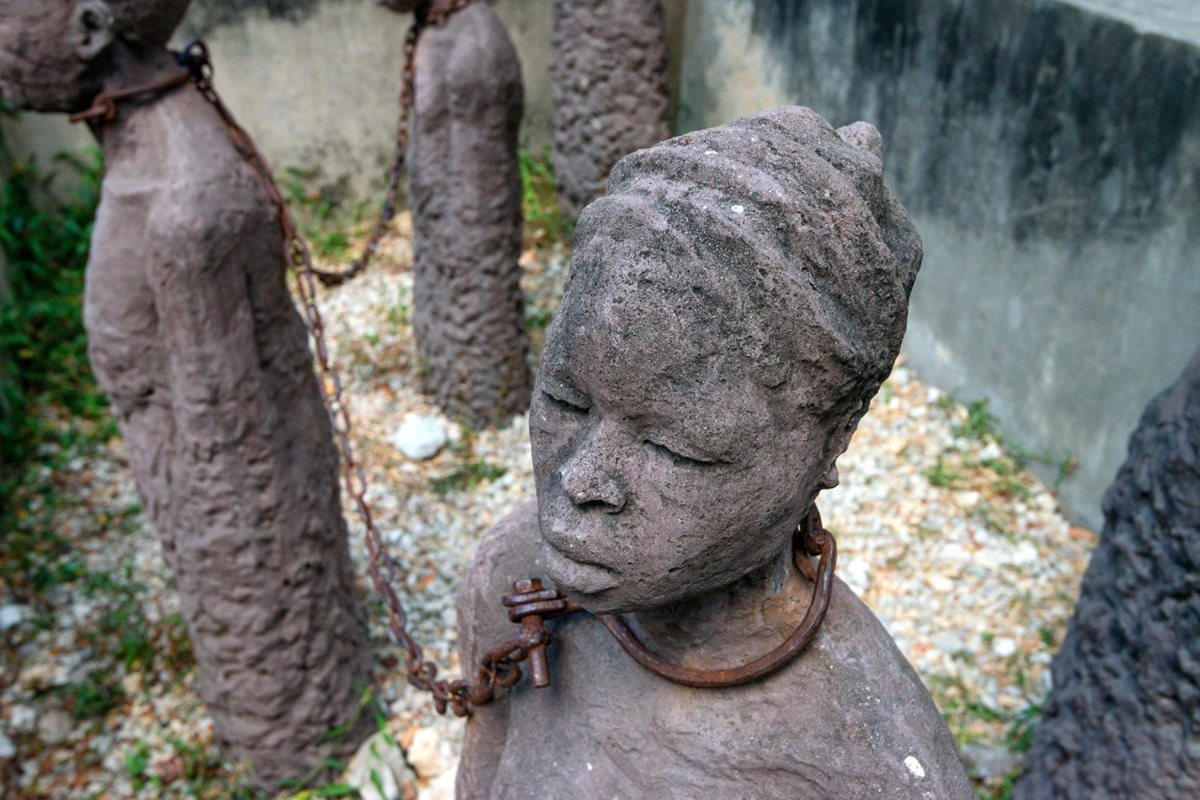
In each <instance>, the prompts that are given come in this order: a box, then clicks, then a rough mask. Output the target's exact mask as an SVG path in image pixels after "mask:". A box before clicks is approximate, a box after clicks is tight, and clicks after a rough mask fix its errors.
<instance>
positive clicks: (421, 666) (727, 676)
mask: <svg viewBox="0 0 1200 800" xmlns="http://www.w3.org/2000/svg"><path fill="white" fill-rule="evenodd" d="M472 2H474V0H434V2H433V3H432V4H430V3H426V4H423V5H422V6H421V7H420V8H419V9H418V11H417V14H416V20H415V21H414V23H413V25H412V28H411V29H410V30H409V33H408V37H407V39H406V40H405V68H404V76H403V80H402V87H401V94H400V104H401V122H400V126H399V130H398V131H397V134H396V157H395V159H394V161H393V164H392V170H391V172H390V174H389V188H388V193H387V198H386V200H385V201H384V204H383V208H382V210H381V212H380V219H379V221H378V223H377V224H376V227H375V229H374V231H373V232H372V234H371V238H370V240H369V241H368V244H367V248H366V250H365V251H364V253H363V255H362V256H360V258H359V260H358V261H356V262H355V264H354V265H353V266H352V267H351V268H350V269H349V270H347V271H346V272H344V273H322V272H320V271H318V270H317V269H316V267H315V265H314V263H313V258H312V253H311V251H310V250H309V247H308V245H307V243H306V242H305V241H304V239H303V237H302V236H301V235H300V233H299V229H298V228H297V227H296V222H295V219H294V217H293V216H292V213H291V211H290V209H289V208H288V205H287V202H286V200H285V199H284V197H283V194H282V192H280V191H279V187H278V185H277V184H276V183H275V180H274V178H273V176H272V174H271V169H270V167H269V166H268V164H267V162H266V159H264V158H263V156H262V154H261V153H259V151H258V148H257V147H256V146H255V144H254V140H253V139H252V138H251V137H250V135H249V134H248V133H246V131H245V129H243V128H242V127H241V126H240V125H239V124H238V122H237V120H236V119H234V117H233V114H232V113H231V112H230V111H229V109H228V108H227V107H226V106H225V104H224V103H223V102H222V101H221V98H220V96H219V95H218V94H217V91H216V89H215V88H214V86H213V68H212V62H211V61H210V59H209V52H208V47H207V46H206V45H205V44H204V42H202V41H200V40H194V41H192V42H189V43H188V44H187V45H186V46H185V47H184V49H183V50H182V51H181V52H180V53H179V54H178V60H179V65H180V66H181V67H182V68H183V69H184V70H185V71H186V74H187V76H188V77H190V79H191V81H192V83H193V84H194V85H195V87H196V89H197V90H198V91H199V92H200V94H201V95H202V96H203V97H204V98H205V100H207V101H208V102H209V103H210V104H211V105H212V107H213V108H214V109H215V110H216V112H217V114H218V115H219V116H220V117H221V119H222V121H223V122H224V123H225V125H226V127H227V129H228V131H229V138H230V140H231V142H232V143H233V146H234V147H235V148H236V149H237V151H238V152H239V153H240V154H241V156H242V157H243V158H244V159H245V161H246V163H247V164H248V165H249V167H250V168H251V170H252V171H253V172H254V173H255V175H256V176H257V177H258V178H259V180H260V181H261V183H262V186H263V189H264V190H265V191H266V193H267V196H268V198H269V199H270V201H271V204H272V205H273V206H274V208H275V210H276V213H277V214H278V218H279V225H280V228H281V230H282V233H283V239H284V247H285V250H286V253H285V254H286V258H287V263H288V264H289V266H290V267H291V268H292V271H293V273H294V274H295V277H296V290H297V294H298V296H299V298H300V303H301V307H302V310H303V315H304V321H305V324H306V326H307V328H308V332H309V336H310V337H311V339H312V343H313V349H314V351H315V356H316V366H317V377H318V385H319V387H320V391H321V396H322V399H323V400H324V402H325V406H326V409H327V410H328V413H329V419H330V423H331V425H332V428H333V433H334V438H335V441H336V444H337V448H338V451H339V453H340V455H341V467H342V468H341V476H342V481H343V485H344V487H345V490H346V493H347V495H348V496H349V497H350V500H351V502H352V503H353V505H354V510H355V513H356V514H357V516H358V518H359V520H360V521H361V523H362V526H363V530H364V538H365V541H366V546H367V554H368V561H367V571H368V574H369V575H370V578H371V582H372V584H373V585H374V587H375V590H376V591H377V592H378V593H379V594H380V595H381V596H382V597H383V599H384V603H385V605H386V606H387V611H388V627H389V629H390V630H391V633H392V636H393V638H395V640H396V642H397V643H398V644H399V645H400V646H401V647H402V648H404V651H405V654H406V658H407V665H406V674H407V678H408V682H409V683H410V684H411V685H412V686H414V687H416V688H418V689H420V690H421V691H425V692H429V693H430V694H431V695H432V697H433V701H434V706H435V708H436V709H437V711H438V713H439V714H444V713H446V711H447V710H450V711H453V713H454V714H455V715H456V716H460V717H461V716H466V715H467V714H468V713H470V709H471V707H472V706H477V705H483V704H485V703H488V702H490V701H491V700H492V699H493V697H494V696H495V692H496V690H497V689H499V688H508V687H511V686H513V685H515V684H516V683H517V682H518V681H519V680H520V679H521V675H522V672H521V666H520V665H521V664H522V663H523V662H526V661H528V662H529V666H530V671H531V673H532V676H533V683H534V686H547V685H549V683H550V678H549V672H548V665H547V661H546V647H547V645H548V644H549V643H550V640H551V632H550V630H549V629H548V628H546V626H545V622H546V621H547V620H551V619H554V618H556V617H562V616H566V615H570V614H575V613H578V612H580V611H582V610H583V609H581V608H580V607H579V606H578V605H576V604H575V603H573V602H572V601H570V600H568V599H566V598H565V597H564V596H563V595H562V594H560V593H559V592H558V591H557V590H554V589H543V588H542V586H541V582H540V581H537V580H528V581H518V582H517V583H515V584H514V585H513V594H511V595H507V596H505V597H504V598H503V603H504V605H506V606H508V608H509V614H508V615H509V619H510V620H511V621H513V622H515V623H518V624H519V625H520V626H521V630H520V633H519V634H518V635H517V636H516V637H514V638H512V639H509V640H507V641H505V642H502V643H501V644H499V645H497V646H496V647H493V648H491V649H489V650H488V651H487V652H486V653H485V654H484V656H483V658H482V659H481V661H480V664H479V666H478V667H477V668H476V672H475V676H474V681H473V682H472V681H467V680H454V681H449V680H446V679H444V678H443V679H439V678H438V668H437V665H436V664H434V663H433V662H432V661H429V660H428V659H426V658H425V655H424V650H423V649H422V647H421V645H420V644H419V643H418V642H417V641H416V640H415V639H413V638H412V636H411V635H410V634H409V633H408V614H407V613H406V612H405V610H404V606H403V604H402V603H401V601H400V596H399V595H398V594H397V593H396V590H395V586H396V584H397V583H398V575H397V572H398V570H397V568H396V563H395V561H394V560H393V559H392V558H391V557H390V556H389V555H388V553H387V549H386V545H385V544H384V541H383V535H382V534H381V533H380V531H379V528H378V526H377V525H376V524H375V518H374V514H373V513H372V511H371V506H370V504H369V503H368V502H367V488H368V487H367V477H366V473H365V471H364V470H363V468H362V465H361V464H359V463H358V461H357V460H356V459H355V456H354V446H353V443H352V441H351V439H352V434H353V425H352V422H351V418H350V410H349V406H348V404H347V402H346V392H345V388H344V386H343V384H342V380H341V376H340V374H339V372H338V370H337V367H336V366H335V365H334V363H333V360H332V358H331V355H330V352H329V346H328V341H327V338H326V335H325V321H324V319H323V317H322V316H321V311H320V308H319V307H318V306H317V299H316V298H317V282H318V281H322V282H324V283H326V284H328V285H336V284H338V283H342V282H344V281H345V280H348V279H349V278H351V277H353V275H354V274H357V273H358V272H360V271H361V270H362V269H364V268H365V267H366V264H367V262H368V261H369V260H370V257H371V256H372V255H373V254H374V252H375V250H376V249H377V247H378V244H379V240H380V239H381V238H382V236H383V234H384V233H385V232H386V230H387V227H388V225H389V223H390V221H391V219H392V217H393V216H394V215H395V209H396V203H397V201H398V194H399V185H400V180H401V176H402V174H403V171H404V158H405V155H406V150H407V146H408V138H409V133H408V121H409V117H410V116H411V110H412V104H413V99H414V94H413V93H414V87H415V81H414V64H415V53H416V48H417V44H418V42H419V40H420V35H421V32H422V31H423V30H425V29H426V28H427V26H429V25H439V24H441V23H442V22H444V21H445V19H446V18H447V17H449V16H450V15H451V14H453V13H454V12H456V11H458V10H461V9H463V8H465V7H467V6H468V5H470V4H471V3H472ZM178 85H180V81H179V79H178V76H174V77H172V78H168V79H164V80H162V81H158V82H155V83H153V84H147V85H144V86H139V87H134V88H133V89H129V90H126V91H125V92H121V93H116V94H112V95H106V96H102V97H99V98H97V100H96V103H95V104H94V105H93V107H92V108H91V109H89V110H88V111H87V112H84V113H83V114H79V115H76V116H77V117H78V119H79V120H88V121H97V122H98V123H99V124H104V123H105V122H109V121H111V120H112V119H113V118H115V116H116V104H117V103H118V102H120V101H122V100H125V99H128V98H131V97H136V96H140V95H143V94H147V93H151V94H158V93H161V92H166V91H171V90H172V89H174V88H175V87H177V86H178ZM331 275H333V276H334V277H333V278H330V277H329V276H331ZM793 544H794V548H795V552H794V555H795V560H796V566H797V568H798V569H799V570H800V572H801V573H803V574H804V575H805V576H806V577H808V578H809V579H810V580H811V581H814V582H815V583H816V584H817V586H816V588H815V590H814V594H813V599H812V601H811V602H810V607H809V611H808V613H806V614H805V618H804V620H803V621H802V622H801V624H800V626H799V627H798V628H797V629H796V631H795V632H794V633H793V634H792V636H790V637H789V638H788V640H786V641H785V642H784V643H783V644H782V645H780V646H779V647H777V648H776V649H775V650H774V651H772V652H771V653H768V654H767V655H765V656H763V657H761V658H759V659H756V660H755V661H752V662H750V663H748V664H745V665H742V666H741V667H737V668H732V669H727V670H710V671H703V670H688V669H685V668H682V667H678V666H677V665H674V664H671V663H670V662H667V661H665V660H663V659H662V658H660V657H659V656H657V655H656V654H655V653H653V652H652V651H650V650H648V649H647V648H646V647H645V646H644V645H643V644H642V643H641V642H640V641H639V640H638V639H637V638H636V636H634V635H633V634H632V632H631V631H629V630H628V628H627V627H626V626H625V625H624V623H622V622H621V621H620V619H619V618H617V617H611V616H603V615H602V616H601V617H599V619H600V621H601V622H602V623H603V624H604V625H605V626H606V627H607V628H608V629H609V631H610V632H611V633H612V634H613V636H614V637H616V639H617V641H618V642H619V643H620V644H621V647H622V648H623V649H625V651H626V652H627V653H629V655H630V656H632V657H633V658H634V659H635V660H636V661H637V662H638V663H640V664H641V665H642V666H644V667H646V668H647V669H649V670H650V671H652V672H654V673H655V674H657V675H659V676H661V677H663V678H666V679H667V680H671V681H675V682H677V683H683V684H686V685H689V686H700V687H714V688H715V687H722V686H736V685H739V684H741V683H746V682H749V681H753V680H757V679H759V678H761V677H763V676H764V675H767V674H770V673H771V672H773V671H775V670H776V669H779V668H780V667H782V666H783V665H784V664H786V663H788V662H789V661H790V660H791V659H793V658H795V657H796V656H797V655H798V654H799V653H800V651H802V650H803V649H804V648H805V647H806V646H807V645H808V643H809V642H810V641H811V640H812V638H813V637H814V636H815V635H816V632H817V630H818V629H819V628H820V626H821V623H822V621H823V620H824V617H825V612H826V610H827V609H828V605H829V597H830V591H831V588H832V576H833V569H834V565H835V563H836V558H837V555H836V552H837V551H836V546H835V544H834V542H833V537H832V536H831V535H829V534H828V532H827V531H825V530H824V527H823V526H822V525H821V519H820V515H819V514H818V513H817V511H816V508H815V507H814V508H813V509H812V510H811V511H810V512H809V514H808V516H807V518H806V521H805V524H804V525H803V526H802V529H801V531H800V532H799V533H798V535H797V537H796V538H795V540H794V542H793ZM806 553H807V554H809V555H817V554H820V556H821V559H820V564H819V566H818V568H816V569H814V568H813V567H812V565H811V564H809V563H808V562H807V561H806V559H805V554H806Z"/></svg>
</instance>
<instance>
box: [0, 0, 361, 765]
mask: <svg viewBox="0 0 1200 800" xmlns="http://www.w3.org/2000/svg"><path fill="white" fill-rule="evenodd" d="M34 5H36V6H37V8H36V9H34V8H31V6H34ZM76 5H77V4H76V3H74V2H66V1H65V0H63V1H61V2H58V1H56V2H51V3H38V4H30V3H27V2H25V0H0V91H2V92H3V94H4V96H6V97H13V98H17V99H18V100H19V101H20V102H21V103H22V105H23V106H26V107H30V106H32V107H39V108H42V109H43V110H48V111H60V112H65V111H75V110H79V108H80V107H81V105H84V104H85V103H86V102H87V100H86V94H87V92H88V91H94V90H95V89H96V88H99V87H100V86H109V87H120V86H128V85H132V84H135V83H141V82H143V81H146V80H148V79H150V78H153V77H158V76H161V75H164V74H169V71H170V70H172V69H174V67H173V61H172V59H171V58H170V56H169V54H167V53H166V51H165V50H164V49H163V44H164V41H165V38H166V36H167V35H169V30H167V26H165V25H161V24H156V25H153V26H150V27H139V26H141V25H142V24H143V23H145V22H146V20H148V19H149V20H159V21H160V22H161V20H162V19H163V18H170V19H172V20H176V21H177V20H178V19H179V17H180V16H181V15H182V13H183V10H184V9H185V8H186V6H187V2H186V0H173V1H171V2H168V1H167V0H163V1H162V2H158V3H143V2H138V3H134V2H132V0H130V2H122V3H110V4H109V6H108V9H107V10H108V11H110V12H111V15H110V16H107V17H106V16H105V14H104V12H105V8H103V6H104V4H102V3H99V2H96V1H95V0H89V1H88V2H87V3H86V5H87V6H89V7H90V8H92V10H94V11H95V12H96V14H97V16H96V17H94V18H93V19H92V24H91V28H90V30H83V29H82V28H81V27H80V25H79V24H77V23H78V21H79V17H77V16H73V9H74V8H75V7H76ZM135 8H136V9H137V14H129V13H127V12H128V11H129V10H130V9H135ZM84 27H87V26H84ZM72 40H73V41H75V46H74V52H73V51H72V48H70V47H64V45H63V42H64V41H72ZM106 40H107V41H106ZM63 50H65V52H62V51H63ZM84 56H87V58H88V59H90V60H82V61H81V60H80V59H81V58H83V57H84ZM73 61H78V62H79V63H81V64H82V65H83V66H82V67H81V68H80V69H73V68H69V67H68V68H64V70H63V71H56V70H54V69H52V67H55V66H56V65H66V64H68V62H73ZM81 76H86V80H85V78H84V77H81ZM81 81H83V83H81ZM64 100H65V101H64ZM99 135H100V140H101V144H102V146H103V149H104V156H105V162H106V167H107V173H106V177H105V180H104V185H103V190H102V195H101V203H100V208H99V211H98V214H97V218H96V226H95V231H94V233H93V237H92V249H91V255H90V260H89V263H88V272H87V289H86V296H85V309H84V313H85V322H86V325H87V330H88V337H89V353H90V356H91V361H92V366H93V369H94V370H95V373H96V376H97V378H98V379H99V381H100V384H101V385H102V387H103V388H104V390H105V391H106V393H107V394H108V396H109V398H110V400H111V401H112V408H113V413H114V414H115V415H116V417H117V420H118V422H119V424H120V426H121V431H122V434H123V436H124V441H125V448H126V451H127V453H128V456H129V461H130V465H131V467H132V469H133V473H134V476H135V478H136V479H137V483H138V488H139V492H140V494H141V496H142V498H143V501H144V503H145V505H146V509H147V512H148V513H149V515H150V517H151V519H152V520H153V522H154V524H155V527H156V528H157V529H158V532H159V535H160V537H161V540H162V545H163V551H164V555H165V557H166V559H167V561H168V563H169V564H170V565H171V567H172V568H173V569H174V571H175V574H176V577H177V579H178V583H179V591H180V595H181V606H182V609H183V613H184V617H185V619H186V620H187V623H188V629H189V632H190V634H191V638H192V645H193V649H194V651H195V655H196V661H197V667H198V674H199V689H200V694H201V696H202V698H203V699H204V701H205V703H206V704H207V705H208V707H209V710H210V711H211V712H212V715H213V718H214V721H215V723H216V731H217V735H218V739H219V740H220V742H221V743H222V744H223V745H224V746H225V748H226V749H227V751H228V752H229V754H230V755H232V756H233V757H235V758H239V759H241V758H246V759H249V760H250V762H251V763H252V764H253V766H254V768H255V770H256V773H255V774H256V776H257V777H258V779H259V780H260V781H261V782H263V783H264V784H274V783H276V782H277V781H279V780H280V779H284V778H296V777H303V776H305V775H306V774H308V773H309V772H310V771H311V770H313V769H314V768H318V769H319V768H320V765H321V763H322V760H323V759H325V758H326V757H328V756H329V755H330V750H331V745H330V744H329V743H328V742H323V741H322V740H321V739H322V736H323V735H324V734H326V733H328V732H329V731H330V730H331V729H333V728H334V727H336V726H339V725H342V724H346V723H347V722H348V721H349V720H350V715H351V714H352V713H353V712H354V710H355V706H356V702H357V700H358V698H359V696H360V693H361V691H362V688H363V686H364V685H365V684H366V682H367V679H368V676H367V659H368V653H367V650H366V640H365V635H364V633H365V632H364V630H363V626H362V624H361V620H360V619H359V618H358V617H357V616H356V612H355V604H354V595H353V586H354V584H353V575H352V571H351V567H350V561H349V554H348V552H347V547H346V529H345V524H344V522H343V521H342V516H341V510H340V505H339V499H338V487H337V461H336V453H335V450H334V447H333V443H332V438H331V431H330V426H329V420H328V416H327V414H326V413H325V410H324V408H323V406H322V403H321V398H320V394H319V392H318V387H317V383H316V379H315V377H314V375H313V372H312V368H311V356H310V354H309V350H308V346H307V339H306V335H305V330H304V326H303V323H302V322H301V319H300V317H299V315H298V314H297V313H296V310H295V309H294V308H293V306H292V303H291V299H290V297H289V295H288V291H287V287H286V285H285V282H284V275H285V266H286V265H285V263H284V249H283V243H282V241H281V232H280V228H279V223H278V219H277V216H276V213H275V210H274V209H273V207H272V206H271V204H270V202H269V201H268V199H267V196H266V193H265V191H264V189H263V187H262V185H261V183H260V181H259V179H258V178H257V177H256V176H255V175H254V174H253V173H252V172H251V170H250V169H249V167H248V166H247V165H246V164H245V162H244V161H243V159H242V157H241V156H240V155H239V154H238V153H237V151H236V150H235V149H234V147H233V145H232V143H231V141H230V138H229V134H228V131H227V129H226V127H225V125H224V123H222V122H221V120H220V118H219V117H218V116H217V114H216V112H215V111H214V110H213V109H212V108H211V106H210V105H209V104H208V103H207V102H206V101H205V100H204V99H203V98H202V97H201V96H200V95H199V93H197V92H196V91H195V90H194V89H192V88H191V87H190V86H188V87H185V88H182V89H179V90H176V91H174V92H172V93H170V94H167V95H164V96H162V97H161V98H160V99H159V100H158V101H157V102H153V103H141V104H126V105H123V106H122V108H121V113H120V115H119V116H118V118H117V119H116V121H114V122H113V123H111V124H110V125H108V126H107V127H106V128H104V129H103V130H101V131H99ZM364 716H369V715H364ZM369 727H370V721H369V720H366V719H364V720H363V721H362V724H360V725H359V726H358V728H357V729H356V730H352V731H351V733H350V735H349V736H347V737H344V738H342V739H341V740H338V742H337V744H335V745H333V746H332V747H333V748H334V749H335V751H336V750H337V749H348V750H350V751H352V750H353V747H354V745H355V744H357V742H358V741H359V740H360V739H361V736H362V735H363V734H364V733H365V732H367V730H368V729H369Z"/></svg>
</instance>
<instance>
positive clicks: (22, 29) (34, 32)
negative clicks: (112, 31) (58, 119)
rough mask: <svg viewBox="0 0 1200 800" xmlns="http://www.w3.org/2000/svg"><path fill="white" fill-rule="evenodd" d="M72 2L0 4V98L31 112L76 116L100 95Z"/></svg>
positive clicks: (7, 0) (14, 0) (5, 0)
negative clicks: (95, 96)
mask: <svg viewBox="0 0 1200 800" xmlns="http://www.w3.org/2000/svg"><path fill="white" fill-rule="evenodd" d="M80 11H81V9H80V8H79V4H78V3H76V2H74V0H36V2H31V0H0V97H3V98H4V99H5V100H6V101H8V102H9V103H11V104H12V105H13V106H15V107H17V108H19V109H25V110H30V111H58V112H63V111H78V110H80V109H82V108H85V107H86V106H87V105H88V104H89V102H90V101H91V98H92V97H93V96H94V95H95V94H96V93H97V92H99V91H100V80H99V77H98V75H97V74H96V71H95V69H94V68H93V66H92V60H91V59H85V58H84V57H83V56H85V55H87V54H88V53H89V52H90V51H88V50H86V49H85V48H86V45H87V44H88V42H87V38H86V25H88V24H90V23H91V22H92V20H91V19H84V18H82V17H83V16H84V15H82V14H81V13H80Z"/></svg>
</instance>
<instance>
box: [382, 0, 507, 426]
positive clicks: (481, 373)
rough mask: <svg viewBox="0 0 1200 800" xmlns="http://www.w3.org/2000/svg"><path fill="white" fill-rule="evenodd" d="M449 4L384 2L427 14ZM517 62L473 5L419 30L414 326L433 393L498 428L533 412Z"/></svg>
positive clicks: (413, 167) (412, 157) (412, 158)
mask: <svg viewBox="0 0 1200 800" xmlns="http://www.w3.org/2000/svg"><path fill="white" fill-rule="evenodd" d="M449 2H452V0H434V2H417V1H416V0H384V2H382V5H384V6H386V7H387V8H389V9H391V10H393V11H399V12H410V11H412V12H415V13H417V14H428V13H429V12H430V11H431V10H432V9H435V8H436V7H437V6H438V5H439V4H443V3H446V4H448V3H449ZM523 105H524V89H523V87H522V84H521V65H520V62H519V61H518V60H517V55H516V51H515V50H514V49H513V46H512V42H511V41H509V38H508V34H507V33H506V32H505V30H504V26H503V24H501V22H500V20H499V18H498V17H497V16H496V14H495V12H494V11H492V9H491V7H490V6H488V4H487V3H485V2H471V3H469V4H468V5H467V6H466V7H465V8H462V9H460V10H458V11H455V12H454V13H452V14H450V16H449V17H448V18H447V19H446V20H445V22H443V23H442V24H440V25H431V26H429V27H428V28H426V29H425V31H424V32H423V33H422V34H421V38H420V40H419V43H418V45H417V55H416V106H415V111H414V115H413V123H412V125H413V127H412V140H411V141H412V143H411V145H410V147H409V159H408V163H409V175H410V179H409V202H410V204H411V206H412V210H413V252H414V257H415V268H414V276H413V318H412V319H413V330H414V333H415V334H416V339H417V347H418V351H419V353H420V356H421V360H422V368H423V370H424V386H425V391H426V392H428V393H429V394H430V395H432V396H433V398H434V400H435V401H436V402H437V404H438V405H439V406H440V407H441V408H442V409H443V410H444V411H446V412H447V413H448V414H450V415H451V416H453V417H456V418H459V419H462V420H465V421H466V422H468V423H470V424H471V425H473V426H475V427H477V428H478V427H484V426H491V425H497V424H500V423H502V422H504V421H505V420H507V419H509V418H510V417H512V416H513V415H514V414H519V413H521V412H522V411H524V410H525V409H526V408H528V407H529V389H530V383H531V379H530V373H529V365H528V361H527V353H528V351H529V337H528V334H527V332H526V329H525V310H524V309H525V304H524V298H523V296H522V294H521V287H520V278H521V268H520V265H519V264H518V259H519V258H520V255H521V224H522V217H521V176H520V169H519V166H518V160H517V135H518V133H519V131H520V126H521V114H522V111H523Z"/></svg>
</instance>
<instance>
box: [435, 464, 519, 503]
mask: <svg viewBox="0 0 1200 800" xmlns="http://www.w3.org/2000/svg"><path fill="white" fill-rule="evenodd" d="M505 472H507V470H505V469H504V467H502V466H500V465H499V464H493V463H491V462H489V461H464V462H463V463H462V464H459V465H458V466H457V467H455V468H454V469H452V470H451V471H450V472H448V473H446V474H445V475H439V476H438V477H436V478H430V479H429V488H430V489H432V490H433V491H434V493H435V494H440V495H445V494H449V493H450V492H454V491H460V492H461V491H470V490H472V489H475V488H477V487H478V486H479V485H480V484H482V483H484V482H485V481H494V480H496V479H497V478H501V477H503V476H504V474H505Z"/></svg>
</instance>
